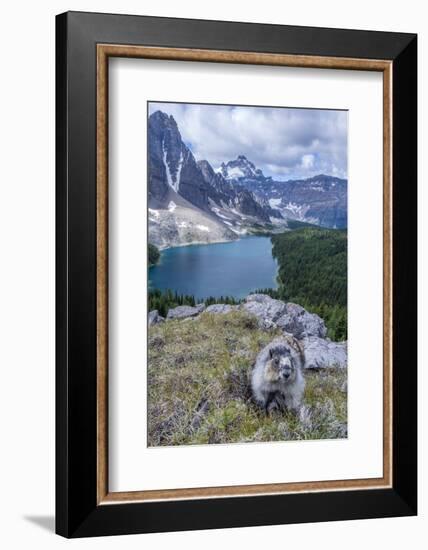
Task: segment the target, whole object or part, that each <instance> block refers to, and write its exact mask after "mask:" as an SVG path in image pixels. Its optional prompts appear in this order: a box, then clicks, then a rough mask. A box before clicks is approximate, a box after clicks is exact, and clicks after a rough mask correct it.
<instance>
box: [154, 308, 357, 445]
mask: <svg viewBox="0 0 428 550" xmlns="http://www.w3.org/2000/svg"><path fill="white" fill-rule="evenodd" d="M278 334H279V333H278V332H276V331H270V332H268V331H262V330H259V329H258V328H257V323H256V320H255V318H253V317H251V316H248V315H247V314H246V313H244V312H232V313H229V314H227V315H213V314H207V313H205V314H202V315H201V316H200V318H199V319H197V320H187V321H186V320H182V321H168V322H166V323H163V324H161V325H156V326H153V327H151V328H150V329H149V370H148V388H149V394H148V419H149V420H148V421H149V426H148V429H149V436H148V444H149V445H150V446H155V445H182V444H205V443H232V442H239V441H240V442H243V441H283V440H296V439H321V438H331V439H333V438H338V437H346V416H347V399H346V371H338V370H333V369H331V370H329V371H328V372H326V371H324V372H319V373H314V372H312V373H305V377H306V392H305V406H304V407H303V408H302V412H301V415H300V417H299V418H297V417H296V416H294V415H293V414H291V413H286V412H285V413H284V412H281V413H280V412H274V413H273V414H272V415H270V416H267V415H266V414H265V413H264V412H263V411H261V410H260V409H259V408H258V407H256V406H255V405H254V403H253V402H252V400H251V392H250V388H249V381H250V375H251V368H252V365H253V364H254V362H255V358H256V356H257V354H258V352H259V351H260V350H261V349H262V348H263V347H264V346H265V345H266V344H267V343H269V342H270V341H271V340H272V339H273V338H274V337H275V336H277V335H278Z"/></svg>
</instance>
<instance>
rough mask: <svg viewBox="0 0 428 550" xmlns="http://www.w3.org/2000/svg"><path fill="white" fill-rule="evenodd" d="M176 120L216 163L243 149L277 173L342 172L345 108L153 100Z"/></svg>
mask: <svg viewBox="0 0 428 550" xmlns="http://www.w3.org/2000/svg"><path fill="white" fill-rule="evenodd" d="M149 107H150V113H152V112H154V111H156V110H161V111H164V112H166V113H168V114H169V115H172V116H173V117H174V118H175V120H176V121H177V124H178V127H179V130H180V132H181V135H182V138H183V140H184V141H185V142H186V143H187V144H188V145H189V147H190V148H191V150H192V152H193V154H194V155H195V157H196V158H197V159H198V160H201V159H206V160H208V161H209V162H210V163H211V164H212V165H213V167H214V168H215V169H216V168H218V167H219V166H220V164H221V163H222V162H227V161H228V160H231V159H234V158H236V157H237V156H238V155H245V156H246V157H247V158H248V159H249V160H251V161H252V162H254V164H256V166H257V167H258V168H261V169H262V170H263V172H264V173H265V175H271V176H273V177H276V178H278V179H290V178H300V177H310V176H313V175H316V174H320V173H325V174H331V175H336V176H340V177H346V174H347V125H348V116H347V112H346V111H330V110H319V109H288V108H270V107H235V106H227V105H201V104H180V103H151V104H150V106H149Z"/></svg>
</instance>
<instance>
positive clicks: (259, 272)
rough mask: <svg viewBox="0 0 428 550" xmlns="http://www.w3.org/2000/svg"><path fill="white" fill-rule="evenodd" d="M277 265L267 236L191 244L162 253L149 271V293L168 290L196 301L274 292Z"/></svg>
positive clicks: (164, 250) (167, 249)
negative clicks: (264, 289) (256, 292)
mask: <svg viewBox="0 0 428 550" xmlns="http://www.w3.org/2000/svg"><path fill="white" fill-rule="evenodd" d="M278 269H279V266H278V262H277V260H276V258H274V257H273V255H272V241H271V238H270V237H269V236H258V235H247V236H245V237H241V238H240V239H236V240H233V241H221V242H213V243H192V244H188V245H184V246H176V247H170V248H166V249H163V250H162V253H161V258H160V261H159V263H158V264H156V265H154V266H150V267H149V280H148V285H149V290H154V289H157V290H160V291H166V290H171V291H173V292H177V293H178V294H186V295H194V296H195V297H198V298H202V297H204V298H208V297H220V296H231V297H234V298H235V299H241V298H242V297H243V296H245V295H246V294H248V293H250V292H253V291H254V290H257V289H259V288H272V289H276V288H278V281H277V275H278Z"/></svg>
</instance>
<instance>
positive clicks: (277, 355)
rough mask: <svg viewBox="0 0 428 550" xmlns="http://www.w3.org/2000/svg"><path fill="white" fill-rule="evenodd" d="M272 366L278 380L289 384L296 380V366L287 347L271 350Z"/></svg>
mask: <svg viewBox="0 0 428 550" xmlns="http://www.w3.org/2000/svg"><path fill="white" fill-rule="evenodd" d="M270 355H271V365H272V367H273V369H274V370H275V371H276V374H277V377H278V380H281V381H282V382H289V381H292V380H294V378H295V374H296V366H295V364H294V360H293V358H292V357H291V354H290V350H288V349H287V348H286V347H282V346H281V347H280V348H277V349H273V350H271V353H270Z"/></svg>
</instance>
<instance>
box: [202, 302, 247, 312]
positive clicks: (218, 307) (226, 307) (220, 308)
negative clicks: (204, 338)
mask: <svg viewBox="0 0 428 550" xmlns="http://www.w3.org/2000/svg"><path fill="white" fill-rule="evenodd" d="M237 309H239V306H231V305H230V304H212V305H211V306H208V307H207V308H206V309H205V312H206V313H230V312H231V311H235V310H237Z"/></svg>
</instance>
